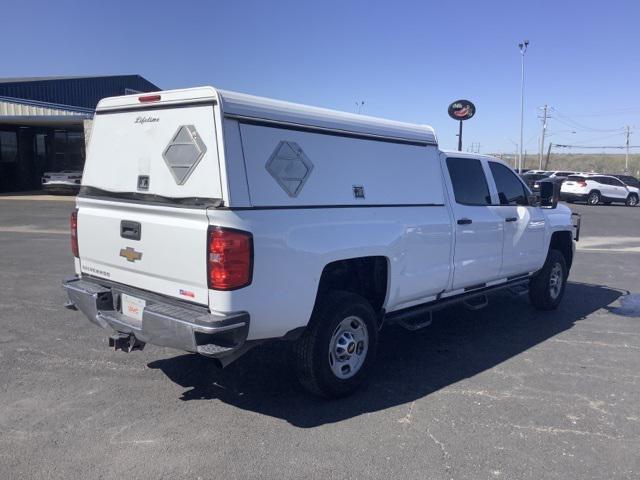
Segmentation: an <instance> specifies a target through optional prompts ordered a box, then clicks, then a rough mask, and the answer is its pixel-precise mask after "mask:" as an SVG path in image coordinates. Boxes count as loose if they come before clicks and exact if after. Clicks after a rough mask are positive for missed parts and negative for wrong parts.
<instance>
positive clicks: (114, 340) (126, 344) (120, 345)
mask: <svg viewBox="0 0 640 480" xmlns="http://www.w3.org/2000/svg"><path fill="white" fill-rule="evenodd" d="M109 346H110V347H113V349H114V350H115V351H118V350H122V351H123V352H125V353H129V352H133V351H134V350H142V349H144V346H145V343H144V342H141V341H140V340H138V339H137V338H136V337H135V336H134V335H132V334H130V333H123V332H116V333H114V334H113V335H111V337H109Z"/></svg>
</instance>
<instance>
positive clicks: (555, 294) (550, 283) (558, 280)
mask: <svg viewBox="0 0 640 480" xmlns="http://www.w3.org/2000/svg"><path fill="white" fill-rule="evenodd" d="M568 276H569V272H568V271H567V262H566V261H565V259H564V255H562V253H561V252H560V251H558V250H549V254H548V255H547V260H546V261H545V262H544V266H543V267H542V269H541V270H540V271H539V272H538V273H536V275H535V276H534V277H533V278H532V279H531V282H530V283H529V299H530V300H531V303H532V304H533V306H534V307H536V308H537V309H538V310H555V309H556V308H558V305H560V301H561V300H562V296H563V295H564V289H565V286H566V283H567V277H568Z"/></svg>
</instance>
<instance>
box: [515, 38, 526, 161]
mask: <svg viewBox="0 0 640 480" xmlns="http://www.w3.org/2000/svg"><path fill="white" fill-rule="evenodd" d="M528 46H529V40H525V41H524V42H523V43H519V44H518V47H519V48H520V56H521V57H522V65H521V71H520V73H521V75H520V155H519V156H518V173H522V148H523V145H524V140H523V137H524V54H525V52H526V51H527V47H528Z"/></svg>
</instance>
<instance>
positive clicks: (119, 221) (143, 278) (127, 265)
mask: <svg viewBox="0 0 640 480" xmlns="http://www.w3.org/2000/svg"><path fill="white" fill-rule="evenodd" d="M77 201H78V207H79V209H78V245H79V251H80V269H81V271H82V273H83V274H87V275H92V276H95V277H100V278H104V279H107V280H110V281H114V282H118V283H122V284H125V285H130V286H133V287H137V288H141V289H144V290H148V291H151V292H155V293H159V294H163V295H169V296H171V297H175V298H179V299H182V300H187V301H191V302H196V303H200V304H203V305H208V303H209V301H208V287H207V253H206V248H207V247H206V245H207V228H208V226H209V221H208V219H207V215H206V210H205V209H188V208H173V207H165V206H152V205H145V204H133V203H124V202H111V201H105V200H98V199H91V198H83V197H79V198H78V200H77ZM136 231H137V232H136ZM138 236H139V240H135V239H134V237H138Z"/></svg>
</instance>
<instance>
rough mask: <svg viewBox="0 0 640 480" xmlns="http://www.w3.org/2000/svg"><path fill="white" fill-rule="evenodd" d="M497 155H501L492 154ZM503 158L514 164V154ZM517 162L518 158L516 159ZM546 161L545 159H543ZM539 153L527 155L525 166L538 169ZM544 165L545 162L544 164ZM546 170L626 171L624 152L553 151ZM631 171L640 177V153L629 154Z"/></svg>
mask: <svg viewBox="0 0 640 480" xmlns="http://www.w3.org/2000/svg"><path fill="white" fill-rule="evenodd" d="M491 155H493V156H496V157H500V155H496V154H491ZM502 159H503V160H504V161H506V162H508V163H509V164H510V165H511V166H514V155H513V154H511V155H503V156H502ZM515 160H516V162H517V158H516V159H515ZM543 162H544V159H543ZM538 167H539V159H538V156H537V155H527V156H526V159H524V165H523V168H528V169H530V170H534V169H535V170H537V169H538ZM542 168H545V167H544V163H543V164H542ZM546 170H575V171H582V172H590V171H594V172H599V173H624V154H602V153H599V154H598V153H552V154H551V157H550V158H549V165H548V167H547V168H546ZM629 173H630V174H631V175H635V176H636V177H640V154H633V155H629Z"/></svg>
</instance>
